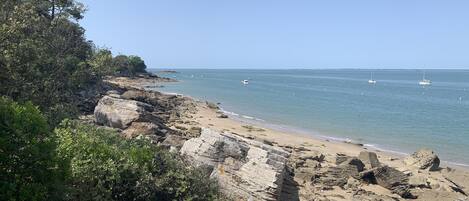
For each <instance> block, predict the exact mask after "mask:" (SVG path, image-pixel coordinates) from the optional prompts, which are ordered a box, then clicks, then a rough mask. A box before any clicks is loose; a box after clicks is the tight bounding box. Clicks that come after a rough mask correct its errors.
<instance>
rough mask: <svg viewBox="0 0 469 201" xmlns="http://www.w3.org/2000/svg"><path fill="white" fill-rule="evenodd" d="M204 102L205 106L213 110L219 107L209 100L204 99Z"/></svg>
mask: <svg viewBox="0 0 469 201" xmlns="http://www.w3.org/2000/svg"><path fill="white" fill-rule="evenodd" d="M205 104H206V105H207V107H208V108H210V109H213V110H218V109H220V107H218V105H217V104H215V103H211V102H208V101H205Z"/></svg>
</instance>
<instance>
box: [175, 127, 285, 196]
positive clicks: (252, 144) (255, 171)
mask: <svg viewBox="0 0 469 201" xmlns="http://www.w3.org/2000/svg"><path fill="white" fill-rule="evenodd" d="M180 153H181V154H182V155H185V156H186V157H187V158H188V159H189V160H191V161H193V162H194V164H195V165H198V166H209V167H211V168H213V171H212V174H211V177H213V178H216V179H217V180H218V183H219V185H220V187H221V189H222V191H223V192H225V193H226V194H228V195H229V196H230V197H234V198H239V199H242V200H247V199H251V200H253V199H254V200H278V199H279V196H280V192H281V191H282V185H283V180H284V176H285V171H286V167H285V165H286V162H287V158H288V157H289V153H288V152H286V151H284V150H283V149H280V148H277V147H273V146H270V145H266V144H264V143H262V142H258V141H254V140H249V139H246V138H243V137H240V136H237V135H234V134H230V133H219V132H216V131H213V130H210V129H207V128H203V129H202V133H201V135H200V136H199V137H198V138H192V139H189V140H187V141H186V142H185V143H184V145H183V146H182V148H181V150H180Z"/></svg>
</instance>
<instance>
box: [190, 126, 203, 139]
mask: <svg viewBox="0 0 469 201" xmlns="http://www.w3.org/2000/svg"><path fill="white" fill-rule="evenodd" d="M188 133H189V134H190V136H191V137H199V136H200V134H201V133H202V128H200V127H197V126H192V127H191V128H190V129H189V131H188Z"/></svg>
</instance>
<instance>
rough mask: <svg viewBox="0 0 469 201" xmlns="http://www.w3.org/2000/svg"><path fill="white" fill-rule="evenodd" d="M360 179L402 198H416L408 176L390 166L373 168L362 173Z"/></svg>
mask: <svg viewBox="0 0 469 201" xmlns="http://www.w3.org/2000/svg"><path fill="white" fill-rule="evenodd" d="M360 177H361V178H362V179H363V180H365V181H367V182H370V183H373V184H378V185H380V186H382V187H384V188H387V189H389V190H391V192H392V193H395V194H398V195H400V196H401V197H402V198H414V196H413V195H412V194H411V193H410V190H409V188H410V186H409V184H408V178H407V175H405V174H404V173H402V172H401V171H399V170H397V169H395V168H392V167H389V166H381V167H377V168H373V169H371V170H368V171H364V172H362V173H360Z"/></svg>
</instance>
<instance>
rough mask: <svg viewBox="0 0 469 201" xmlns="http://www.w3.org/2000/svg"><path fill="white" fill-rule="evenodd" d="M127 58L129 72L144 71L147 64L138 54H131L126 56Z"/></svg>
mask: <svg viewBox="0 0 469 201" xmlns="http://www.w3.org/2000/svg"><path fill="white" fill-rule="evenodd" d="M128 60H129V71H130V73H131V74H136V73H144V72H146V71H145V69H146V68H147V65H145V62H144V61H143V60H142V58H140V57H139V56H134V55H131V56H129V57H128Z"/></svg>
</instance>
